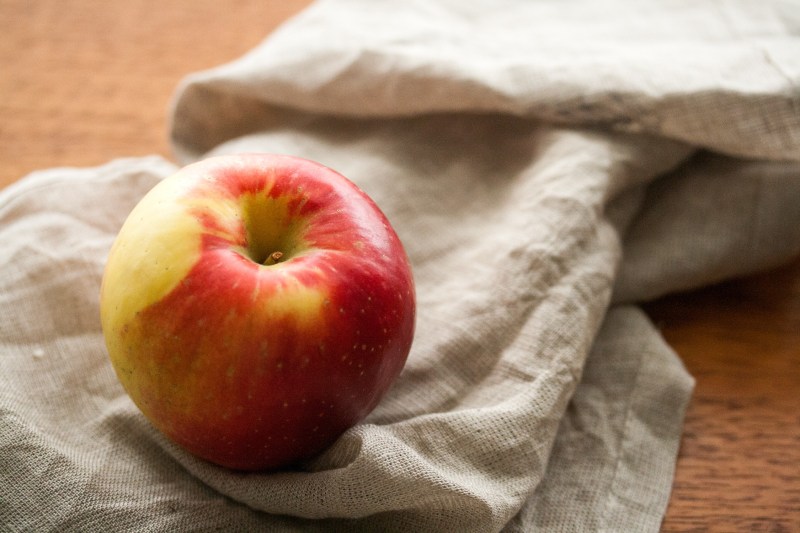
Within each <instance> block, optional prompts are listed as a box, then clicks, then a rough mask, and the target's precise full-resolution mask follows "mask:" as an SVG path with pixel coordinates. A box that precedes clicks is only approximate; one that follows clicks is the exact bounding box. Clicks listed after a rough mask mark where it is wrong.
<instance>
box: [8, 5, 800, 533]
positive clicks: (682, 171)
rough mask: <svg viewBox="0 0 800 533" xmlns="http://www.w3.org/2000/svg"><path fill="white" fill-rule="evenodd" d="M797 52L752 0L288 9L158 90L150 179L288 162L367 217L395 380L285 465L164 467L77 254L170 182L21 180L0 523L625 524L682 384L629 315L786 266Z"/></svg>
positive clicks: (646, 504) (790, 26)
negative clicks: (383, 222)
mask: <svg viewBox="0 0 800 533" xmlns="http://www.w3.org/2000/svg"><path fill="white" fill-rule="evenodd" d="M798 58H800V37H798V27H797V25H796V19H795V21H794V22H793V19H792V18H791V17H789V16H787V13H786V12H785V11H784V5H783V4H782V3H780V2H777V1H776V2H768V3H766V4H760V5H759V7H758V9H756V8H755V7H750V6H748V5H745V4H735V3H714V4H702V5H694V4H691V5H690V4H687V3H686V2H666V3H662V4H659V5H657V6H656V5H649V4H648V5H643V4H641V3H637V2H633V1H622V0H615V1H614V2H610V3H609V2H607V3H604V4H603V6H602V8H601V7H600V6H599V5H598V4H596V3H593V2H588V1H580V2H573V3H570V5H569V6H564V5H563V3H559V2H555V1H552V2H550V1H546V2H536V3H530V2H523V1H512V0H504V1H503V2H500V3H498V2H491V3H490V2H474V3H469V4H468V5H465V4H464V3H463V2H455V1H453V0H438V1H436V2H421V1H415V2H406V3H403V4H401V5H396V6H393V8H392V11H391V12H388V11H387V9H386V7H385V6H382V5H379V4H377V3H374V2H368V1H366V0H322V1H320V2H317V3H315V4H314V5H312V6H311V8H309V9H308V10H307V11H305V12H304V13H302V14H300V15H299V16H297V17H295V18H294V19H292V20H291V21H290V22H289V23H287V24H286V25H284V26H283V27H282V28H280V29H279V30H278V31H276V32H275V34H273V35H272V36H270V37H269V38H268V39H267V40H266V41H264V42H263V43H262V44H261V45H259V46H258V47H257V48H256V49H254V50H253V51H251V52H250V53H249V54H247V55H246V56H244V57H243V58H240V59H239V60H236V61H234V62H232V63H230V64H227V65H223V66H220V67H218V68H215V69H212V70H210V71H206V72H201V73H197V74H194V75H192V76H190V77H189V78H188V79H187V80H185V81H184V82H183V83H182V84H181V86H180V87H179V88H178V89H177V91H176V96H175V100H174V107H173V112H172V117H171V136H172V139H173V142H174V147H175V153H176V155H177V157H178V159H179V160H180V163H188V162H191V161H194V160H197V159H200V158H203V157H207V156H209V155H213V154H230V153H237V152H244V151H266V152H278V153H288V154H292V155H298V156H302V157H306V158H309V159H314V160H316V161H319V162H320V163H323V164H325V165H327V166H330V167H332V168H335V169H336V170H338V171H339V172H341V173H343V174H344V175H346V176H348V177H349V178H350V179H351V180H353V181H354V182H355V183H356V184H357V185H359V186H360V187H361V188H363V189H364V190H365V191H366V192H367V193H368V194H369V195H370V196H371V197H372V198H373V199H374V200H375V201H376V202H377V204H378V205H379V206H380V207H381V209H382V210H383V211H384V212H385V213H386V215H387V217H388V218H389V220H390V221H391V222H392V224H393V226H394V227H395V229H396V230H397V233H398V235H399V236H400V238H401V240H402V241H403V242H404V244H405V246H406V248H407V251H408V254H409V257H410V259H411V262H412V266H413V269H414V275H415V278H416V282H417V301H418V325H417V334H416V337H415V340H414V345H413V348H412V352H411V354H410V357H409V360H408V363H407V365H406V368H405V369H404V371H403V373H402V374H401V376H400V379H399V380H398V381H397V382H396V384H395V385H394V387H393V388H392V389H391V390H390V392H389V394H388V395H387V396H386V397H385V399H384V400H383V401H382V403H381V404H380V405H379V406H378V408H377V409H376V410H375V411H374V412H373V413H372V414H371V415H370V416H369V417H368V418H367V420H366V421H365V422H364V423H363V424H360V425H358V426H356V427H355V428H352V429H351V430H349V431H348V432H346V433H345V434H344V435H343V436H342V437H341V438H340V439H339V440H338V441H337V442H336V443H335V444H334V445H333V446H331V447H330V448H329V449H328V450H326V451H325V452H323V453H322V454H321V455H319V456H318V457H315V458H313V459H311V460H309V461H307V462H306V463H305V464H303V465H301V466H300V467H299V468H297V469H294V470H289V471H282V472H273V473H253V474H242V473H234V472H231V471H227V470H225V469H222V468H219V467H215V466H213V465H210V464H208V463H205V462H203V461H200V460H198V459H196V458H194V457H191V456H189V455H187V454H186V453H185V452H183V451H182V450H180V449H178V448H177V447H175V446H174V445H172V444H171V443H169V442H167V441H165V440H164V438H163V437H161V436H160V435H159V434H158V433H157V432H156V431H155V430H154V429H153V428H152V427H151V426H150V425H149V424H148V423H147V422H146V421H145V420H144V419H143V418H142V416H141V415H140V414H139V412H138V411H137V410H136V408H135V407H134V406H133V404H132V403H131V402H130V400H129V399H128V398H127V397H126V396H125V394H124V392H123V390H122V388H121V387H120V386H119V384H118V383H117V381H116V379H115V377H114V375H113V371H112V370H111V367H110V364H109V363H108V361H107V359H106V354H105V349H104V347H103V343H102V335H101V332H100V326H99V319H98V317H97V313H98V309H97V292H98V291H99V284H100V278H101V274H102V268H103V264H104V261H105V257H106V254H107V251H108V247H109V246H110V244H111V242H112V241H113V238H114V236H115V234H116V232H117V231H118V230H119V227H120V226H121V224H122V222H123V220H124V218H125V216H126V215H127V213H128V212H129V211H130V209H131V208H132V207H133V205H134V204H135V203H136V202H137V201H138V200H139V199H140V198H141V197H142V195H144V193H145V192H146V191H147V190H148V189H149V188H150V187H152V186H153V185H154V184H155V183H157V182H158V181H159V180H160V179H162V178H164V177H165V176H166V175H168V174H169V173H171V172H173V171H174V170H175V168H176V167H175V166H174V165H173V164H171V163H168V162H166V161H164V160H162V159H160V158H133V159H121V160H117V161H114V162H111V163H109V164H108V165H104V166H101V167H97V168H93V169H80V170H79V169H51V170H48V171H42V172H40V173H37V174H36V175H33V176H30V177H28V178H25V179H23V180H22V181H20V182H19V183H17V184H15V185H13V186H11V187H9V188H8V189H6V190H4V191H2V192H0V257H5V258H8V261H6V262H5V263H3V264H0V269H1V270H0V313H2V320H0V356H1V357H2V358H3V363H2V364H3V369H4V375H3V376H2V377H0V383H2V386H0V523H6V524H12V527H15V528H17V529H48V528H51V529H66V530H69V529H72V530H86V529H102V528H103V526H108V525H109V524H113V525H114V526H116V527H123V528H124V527H130V528H131V529H153V530H177V531H182V530H192V529H197V528H200V529H214V528H221V529H229V530H254V531H260V530H264V531H276V530H277V531H295V530H298V531H300V530H302V531H308V530H320V531H339V530H341V531H359V530H364V531H375V530H381V531H459V532H463V531H481V532H484V531H503V530H506V531H553V530H587V531H605V530H620V531H630V530H636V531H657V530H658V528H659V525H660V523H661V520H662V517H663V514H664V512H665V508H666V503H667V501H668V498H669V494H670V490H671V484H672V476H673V471H674V466H675V456H676V453H677V449H678V444H679V439H680V432H681V424H682V419H683V413H684V410H685V408H686V405H687V402H688V399H689V395H690V393H691V389H692V379H691V377H690V376H689V375H688V374H687V372H686V370H685V369H684V368H683V366H682V364H681V363H680V360H679V359H678V358H677V356H676V355H675V354H674V353H673V352H672V350H670V349H669V347H668V346H666V345H665V343H664V341H663V339H661V337H660V336H659V334H658V332H657V330H656V329H655V328H654V327H653V326H652V324H651V323H650V322H649V321H648V319H647V317H646V316H645V315H644V314H643V312H642V311H641V310H639V309H638V308H637V307H636V304H637V303H638V302H641V301H643V300H646V299H650V298H654V297H657V296H659V295H662V294H665V293H668V292H671V291H675V290H683V289H686V288H691V287H695V286H699V285H701V284H705V283H712V282H716V281H720V280H722V279H726V278H729V277H732V276H737V275H742V274H745V273H750V272H753V271H755V270H757V269H760V268H765V267H768V266H773V265H775V264H777V263H779V262H781V261H785V260H787V259H789V258H791V257H792V256H793V255H796V254H797V253H798V252H800V247H799V246H798V243H800V235H798V233H797V232H798V229H797V228H800V224H798V222H800V212H798V208H797V206H799V205H800V186H798V183H800V180H798V179H797V178H798V163H797V161H800V114H798V113H797V110H798V105H799V102H800V100H799V98H800V97H799V96H798V92H797V87H798V84H799V83H800V63H798ZM5 487H13V494H12V493H11V489H8V488H5ZM45 501H51V502H57V505H55V506H53V507H49V508H50V509H51V510H52V511H53V512H51V513H39V512H35V505H34V503H36V502H40V503H41V504H42V505H44V504H45ZM30 502H33V503H30Z"/></svg>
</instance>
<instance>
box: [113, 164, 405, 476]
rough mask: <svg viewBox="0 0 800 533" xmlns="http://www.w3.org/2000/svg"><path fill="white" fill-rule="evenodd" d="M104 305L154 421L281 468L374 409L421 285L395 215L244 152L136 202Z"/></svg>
mask: <svg viewBox="0 0 800 533" xmlns="http://www.w3.org/2000/svg"><path fill="white" fill-rule="evenodd" d="M275 251H279V252H282V253H283V256H282V257H281V258H280V260H279V261H278V262H276V263H275V264H269V265H267V264H263V263H265V262H266V263H270V262H272V261H271V260H270V259H268V257H269V256H270V255H272V252H275ZM100 315H101V322H102V328H103V334H104V337H105V341H106V346H107V348H108V353H109V356H110V359H111V362H112V365H113V367H114V369H115V372H116V374H117V377H118V378H119V380H120V382H121V383H122V385H123V387H124V388H125V390H126V392H127V393H128V395H129V396H130V397H131V399H132V400H133V401H134V403H135V404H136V405H137V406H138V407H139V409H140V410H141V411H142V412H143V413H144V415H145V417H146V418H147V419H149V420H150V421H151V422H152V424H153V425H154V426H155V427H156V428H158V429H159V430H160V431H161V432H162V433H163V434H165V435H166V436H167V437H168V438H169V439H171V440H172V441H174V442H175V443H177V444H178V445H180V446H181V447H183V448H184V449H186V450H187V451H189V452H191V453H192V454H194V455H196V456H198V457H201V458H203V459H206V460H208V461H211V462H213V463H216V464H218V465H221V466H225V467H228V468H232V469H236V470H247V471H253V470H265V469H276V468H281V467H286V466H291V465H292V464H294V463H296V462H298V461H300V460H302V459H306V458H309V457H312V456H314V455H315V454H317V453H319V452H321V451H322V450H324V449H325V448H326V447H328V446H329V445H330V444H332V443H333V441H334V440H336V438H338V437H339V436H340V435H341V434H342V433H343V432H344V431H345V430H347V429H348V428H350V427H352V426H353V425H355V424H357V423H358V422H359V421H361V420H363V419H364V417H365V416H366V415H367V414H368V413H369V412H370V411H372V410H373V409H374V407H375V406H376V405H377V404H378V402H379V400H380V399H381V397H382V396H383V395H384V393H385V392H386V391H387V389H388V388H389V387H390V385H391V384H392V382H393V381H394V380H395V378H396V377H397V376H398V375H399V373H400V371H401V370H402V368H403V366H404V364H405V361H406V358H407V356H408V353H409V350H410V347H411V342H412V338H413V335H414V323H415V293H414V281H413V277H412V273H411V268H410V265H409V262H408V259H407V257H406V253H405V251H404V249H403V246H402V244H401V242H400V240H399V239H398V237H397V235H396V233H395V232H394V230H393V229H392V228H391V226H390V224H389V222H388V220H387V219H386V217H385V216H384V215H383V213H382V212H381V211H380V209H379V208H378V207H377V206H376V205H375V203H374V202H373V201H372V200H371V199H370V198H369V197H368V196H367V195H366V194H365V193H364V192H363V191H361V190H360V189H359V188H358V187H356V186H355V185H354V184H353V183H352V182H350V181H349V180H347V179H346V178H345V177H344V176H342V175H341V174H338V173H337V172H335V171H333V170H331V169H329V168H327V167H324V166H322V165H320V164H318V163H314V162H311V161H308V160H304V159H299V158H295V157H291V156H281V155H272V154H236V155H229V156H218V157H212V158H209V159H206V160H203V161H200V162H198V163H194V164H192V165H189V166H187V167H184V168H183V169H181V170H179V171H178V172H177V173H176V174H175V175H173V176H171V177H169V178H167V179H165V180H163V181H162V182H160V183H159V184H158V185H156V186H155V187H154V188H153V189H152V190H151V191H150V192H149V193H148V194H147V195H145V197H144V198H143V199H142V200H141V201H140V202H139V204H138V205H137V206H136V207H135V208H134V209H133V211H132V212H131V213H130V215H129V217H128V218H127V220H126V221H125V223H124V225H123V227H122V229H121V230H120V233H119V235H118V236H117V239H116V241H115V242H114V244H113V246H112V248H111V251H110V254H109V257H108V262H107V265H106V269H105V272H104V275H103V282H102V287H101V291H100Z"/></svg>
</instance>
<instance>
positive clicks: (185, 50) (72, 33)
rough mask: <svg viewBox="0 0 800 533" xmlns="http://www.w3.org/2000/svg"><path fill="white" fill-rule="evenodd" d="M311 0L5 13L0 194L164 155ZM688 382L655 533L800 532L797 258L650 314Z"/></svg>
mask: <svg viewBox="0 0 800 533" xmlns="http://www.w3.org/2000/svg"><path fill="white" fill-rule="evenodd" d="M308 3H309V0H292V1H287V0H281V1H280V2H278V1H265V0H227V1H225V2H221V1H219V0H192V1H188V0H186V1H174V2H163V1H160V0H126V1H125V2H107V1H105V0H0V28H2V36H0V187H2V186H6V185H8V184H10V183H12V182H14V181H16V180H18V179H19V178H21V177H22V176H23V175H25V174H27V173H28V172H30V171H33V170H36V169H41V168H48V167H54V166H86V165H97V164H102V163H105V162H107V161H108V160H110V159H113V158H116V157H127V156H138V155H146V154H161V155H163V156H165V157H168V158H169V157H171V153H170V149H169V144H168V139H167V131H168V124H167V120H168V118H167V117H168V114H169V106H170V101H171V97H172V94H173V91H174V89H175V87H176V86H177V84H178V82H179V81H180V80H181V79H182V78H183V77H184V76H185V75H186V74H189V73H191V72H194V71H197V70H202V69H206V68H210V67H213V66H216V65H219V64H222V63H224V62H227V61H229V60H231V59H234V58H236V57H238V56H240V55H241V54H242V53H244V52H246V51H247V50H249V49H250V48H252V47H253V46H255V45H256V44H257V43H258V42H259V41H261V40H262V39H263V38H264V37H265V36H266V35H267V34H269V32H270V31H272V30H273V29H274V28H275V27H276V26H277V25H278V24H279V23H281V22H282V21H283V20H285V19H286V18H287V17H289V16H291V15H292V14H294V13H296V12H297V11H299V10H300V9H301V8H302V7H304V6H305V5H307V4H308ZM645 308H646V310H647V312H648V313H649V314H650V316H651V317H652V318H653V320H654V322H655V323H656V324H657V325H658V326H659V328H660V329H661V330H662V333H663V335H664V337H665V338H666V339H667V341H668V342H669V343H670V344H671V345H672V346H673V347H674V348H675V350H676V351H677V352H678V354H679V355H680V356H681V357H682V359H683V360H684V362H685V364H686V366H687V367H688V369H689V371H690V372H691V373H692V374H693V375H694V376H695V378H696V379H697V387H696V390H695V394H694V397H693V399H692V402H691V404H690V407H689V410H688V413H687V419H686V427H685V434H684V437H683V440H682V446H681V451H680V455H679V458H678V464H677V472H676V476H675V486H674V492H673V495H672V498H671V501H670V505H669V508H668V510H667V516H666V519H665V521H664V524H663V531H770V532H773V531H774V532H791V531H800V394H798V389H799V388H800V261H795V262H794V263H792V264H791V265H788V266H786V267H784V268H782V269H779V270H776V271H772V272H768V273H764V274H760V275H757V276H753V277H749V278H746V279H742V280H737V281H731V282H728V283H725V284H722V285H719V286H715V287H710V288H706V289H703V290H699V291H696V292H691V293H687V294H680V295H674V296H670V297H667V298H663V299H661V300H659V301H657V302H653V303H651V304H648V305H646V306H645Z"/></svg>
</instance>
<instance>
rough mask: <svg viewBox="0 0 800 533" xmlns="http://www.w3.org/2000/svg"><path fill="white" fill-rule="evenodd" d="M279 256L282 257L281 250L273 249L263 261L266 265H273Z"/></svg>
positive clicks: (278, 259) (279, 258)
mask: <svg viewBox="0 0 800 533" xmlns="http://www.w3.org/2000/svg"><path fill="white" fill-rule="evenodd" d="M281 257H283V252H280V251H274V252H272V253H271V254H269V256H268V257H267V259H266V260H265V261H264V264H265V265H267V266H269V265H274V264H275V263H277V262H279V261H280V260H281Z"/></svg>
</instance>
